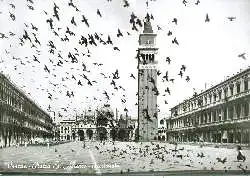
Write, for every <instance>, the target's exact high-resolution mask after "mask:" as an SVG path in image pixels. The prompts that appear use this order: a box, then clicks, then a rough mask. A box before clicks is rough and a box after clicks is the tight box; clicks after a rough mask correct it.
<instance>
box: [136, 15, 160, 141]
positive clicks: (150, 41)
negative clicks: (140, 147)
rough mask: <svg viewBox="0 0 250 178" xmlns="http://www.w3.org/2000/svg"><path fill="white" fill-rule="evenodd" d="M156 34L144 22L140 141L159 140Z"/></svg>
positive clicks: (141, 64) (140, 63)
mask: <svg viewBox="0 0 250 178" xmlns="http://www.w3.org/2000/svg"><path fill="white" fill-rule="evenodd" d="M155 41H156V34H154V33H153V30H152V26H151V22H150V20H149V19H146V20H145V21H144V29H143V33H142V34H140V36H139V48H138V50H137V52H138V55H137V58H138V132H137V134H138V140H139V141H151V140H156V139H157V133H158V108H157V96H158V95H159V92H158V89H157V61H156V59H155V57H156V54H157V51H158V48H156V47H155Z"/></svg>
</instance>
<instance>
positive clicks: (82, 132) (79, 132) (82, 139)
mask: <svg viewBox="0 0 250 178" xmlns="http://www.w3.org/2000/svg"><path fill="white" fill-rule="evenodd" d="M78 135H79V137H80V141H84V131H83V130H78Z"/></svg>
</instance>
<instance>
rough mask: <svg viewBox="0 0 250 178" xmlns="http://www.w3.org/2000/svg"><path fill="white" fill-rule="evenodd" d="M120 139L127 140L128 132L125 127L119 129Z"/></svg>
mask: <svg viewBox="0 0 250 178" xmlns="http://www.w3.org/2000/svg"><path fill="white" fill-rule="evenodd" d="M118 139H119V140H121V141H124V140H127V134H126V130H125V129H120V130H119V131H118Z"/></svg>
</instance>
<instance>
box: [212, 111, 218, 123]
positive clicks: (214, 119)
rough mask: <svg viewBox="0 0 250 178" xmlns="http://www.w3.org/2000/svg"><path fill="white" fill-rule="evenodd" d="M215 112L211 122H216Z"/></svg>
mask: <svg viewBox="0 0 250 178" xmlns="http://www.w3.org/2000/svg"><path fill="white" fill-rule="evenodd" d="M216 119H217V118H216V111H213V122H216Z"/></svg>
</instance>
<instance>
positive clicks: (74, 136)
mask: <svg viewBox="0 0 250 178" xmlns="http://www.w3.org/2000/svg"><path fill="white" fill-rule="evenodd" d="M72 138H73V140H75V139H76V133H75V131H73V132H72Z"/></svg>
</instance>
